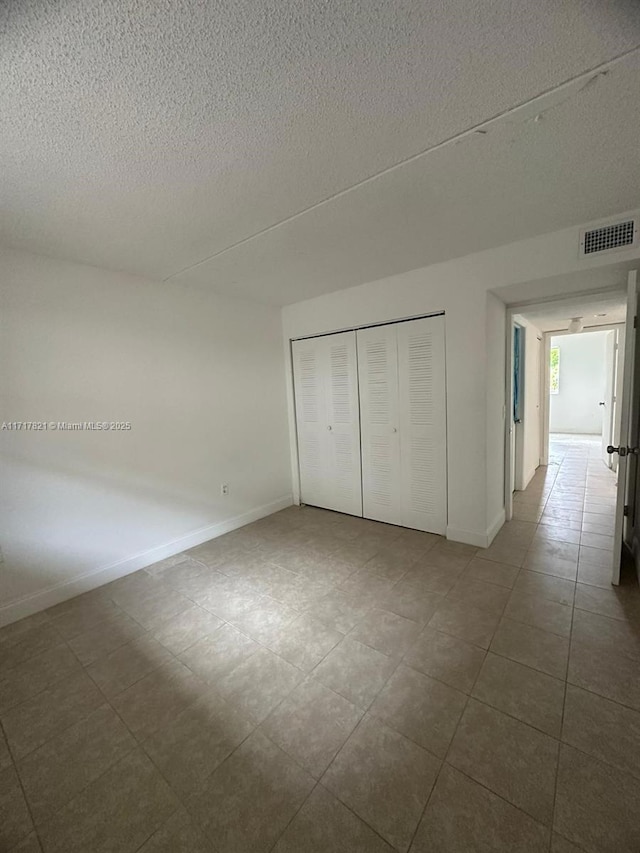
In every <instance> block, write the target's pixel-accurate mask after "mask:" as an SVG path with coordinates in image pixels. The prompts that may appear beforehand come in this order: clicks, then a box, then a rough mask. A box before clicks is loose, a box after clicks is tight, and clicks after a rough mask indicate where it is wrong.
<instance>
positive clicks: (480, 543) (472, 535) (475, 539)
mask: <svg viewBox="0 0 640 853" xmlns="http://www.w3.org/2000/svg"><path fill="white" fill-rule="evenodd" d="M504 521H505V511H504V508H503V509H501V510H500V512H499V513H498V515H497V516H496V518H495V519H494V521H493V523H492V524H491V526H490V527H488V528H487V530H485V531H484V533H478V532H476V531H475V530H463V529H462V528H461V527H447V539H451V541H452V542H462V543H463V544H464V545H475V546H476V548H488V547H489V545H491V543H492V542H493V540H494V539H495V537H496V534H497V533H498V531H499V530H500V528H501V527H502V525H503V524H504Z"/></svg>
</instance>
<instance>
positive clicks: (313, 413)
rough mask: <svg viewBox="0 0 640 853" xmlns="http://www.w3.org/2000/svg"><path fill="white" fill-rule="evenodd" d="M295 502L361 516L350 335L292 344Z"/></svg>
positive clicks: (353, 350)
mask: <svg viewBox="0 0 640 853" xmlns="http://www.w3.org/2000/svg"><path fill="white" fill-rule="evenodd" d="M292 351H293V368H294V391H295V403H296V423H297V431H298V459H299V471H300V497H301V499H302V501H303V502H304V503H307V504H310V505H312V506H320V507H324V508H326V509H333V510H337V511H339V512H345V513H350V514H352V515H362V487H361V479H360V437H359V431H360V423H359V408H358V386H357V376H358V374H357V364H356V343H355V332H344V333H341V334H336V335H326V336H323V337H318V338H311V339H308V340H302V341H294V342H293V344H292Z"/></svg>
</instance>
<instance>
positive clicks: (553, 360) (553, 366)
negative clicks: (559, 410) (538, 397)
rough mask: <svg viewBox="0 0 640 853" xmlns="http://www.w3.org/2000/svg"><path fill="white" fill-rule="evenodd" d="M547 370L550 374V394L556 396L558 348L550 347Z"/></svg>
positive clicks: (557, 389)
mask: <svg viewBox="0 0 640 853" xmlns="http://www.w3.org/2000/svg"><path fill="white" fill-rule="evenodd" d="M549 369H550V373H551V380H550V382H549V389H550V393H551V394H557V393H558V392H559V391H560V347H551V353H550V359H549Z"/></svg>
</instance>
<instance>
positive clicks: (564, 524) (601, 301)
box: [505, 273, 640, 584]
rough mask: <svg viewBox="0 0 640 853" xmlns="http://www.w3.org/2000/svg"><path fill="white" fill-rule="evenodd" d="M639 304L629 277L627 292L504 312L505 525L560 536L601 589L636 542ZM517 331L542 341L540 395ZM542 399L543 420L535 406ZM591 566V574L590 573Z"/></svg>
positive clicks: (616, 576)
mask: <svg viewBox="0 0 640 853" xmlns="http://www.w3.org/2000/svg"><path fill="white" fill-rule="evenodd" d="M636 303H637V297H636V284H635V273H631V274H630V275H629V282H628V290H627V293H626V294H625V293H624V291H622V290H619V291H615V292H614V291H609V292H608V293H601V294H588V295H587V294H583V295H578V296H574V297H567V298H558V299H555V300H552V301H549V300H547V301H545V302H539V303H533V302H532V303H531V304H529V305H526V306H520V307H518V308H516V307H512V308H511V309H509V311H508V324H507V328H508V330H509V338H508V342H507V347H508V348H507V356H508V362H509V369H508V372H507V389H508V395H507V408H508V409H509V405H510V404H511V403H513V417H512V419H509V421H510V422H509V423H508V424H507V460H506V469H507V472H506V474H507V475H506V477H505V490H506V495H505V504H506V517H507V519H516V520H520V521H524V522H527V523H529V524H534V525H536V526H537V530H538V531H539V536H540V538H542V539H545V538H550V539H551V540H555V539H560V537H561V541H563V542H564V543H565V545H564V546H563V547H564V548H565V550H567V551H569V550H576V554H575V555H573V554H572V558H573V557H575V558H576V559H578V560H579V564H578V569H579V572H578V573H580V572H582V574H583V575H584V576H585V577H586V574H585V573H588V572H590V571H593V572H596V574H597V575H598V578H599V581H600V582H602V580H603V577H604V576H605V575H606V574H607V573H609V578H610V580H611V581H612V582H613V583H614V584H615V583H618V582H619V573H620V565H621V554H622V551H623V541H624V542H626V543H627V545H630V544H631V541H632V537H631V536H630V533H631V531H632V529H635V526H636V525H635V523H634V524H633V525H630V523H629V521H628V520H627V519H626V517H625V518H623V511H624V512H627V510H628V506H627V505H628V503H629V494H630V492H631V491H634V492H635V480H634V481H633V483H631V482H630V478H629V472H631V473H632V472H633V471H635V467H636V466H635V464H634V463H635V462H636V455H640V448H636V447H635V445H634V446H633V447H632V446H631V445H632V444H634V443H633V442H632V441H631V438H630V433H629V428H628V423H627V422H628V413H629V410H630V408H631V389H632V379H633V377H632V373H633V372H634V371H633V366H634V364H633V363H634V360H635V359H634V354H635V352H636V347H635V331H634V325H633V318H634V317H635V315H636V313H637V309H636ZM627 305H628V306H629V310H627ZM627 315H628V317H629V318H630V325H629V324H628V323H627ZM518 327H519V328H520V330H522V329H524V330H525V336H526V335H528V336H529V338H530V339H531V338H533V336H534V335H535V336H536V338H539V339H540V341H541V343H540V346H539V352H540V361H539V369H538V372H537V375H538V387H537V388H534V389H532V388H531V385H532V383H535V381H536V370H535V369H534V365H532V364H531V359H535V357H536V356H535V349H533V350H532V348H531V347H526V346H525V347H524V348H523V347H522V341H520V352H518V348H517V345H516V343H515V342H516V338H517V337H521V335H522V331H520V332H519V333H516V328H518ZM523 352H524V359H523V360H524V365H523V366H520V374H518V362H519V361H521V360H522V355H523ZM527 356H528V358H529V365H528V368H527V364H526V362H527ZM625 361H626V362H627V364H628V369H626V370H625ZM635 372H636V374H637V370H636V371H635ZM527 383H528V384H529V388H528V392H527V391H524V387H526V385H527ZM636 384H640V380H639V381H638V383H636ZM520 386H522V387H520ZM623 392H624V393H623ZM536 394H537V399H538V409H537V411H538V415H539V417H538V418H536V410H535V409H534V408H533V407H532V405H531V402H530V401H531V398H532V397H535V395H536ZM527 400H529V409H528V411H527V406H526V401H527ZM625 412H626V415H625ZM523 415H524V417H523ZM527 420H528V428H527ZM536 423H537V426H538V432H537V435H536ZM520 436H522V437H523V441H524V444H525V448H524V451H522V450H521V449H520ZM638 443H640V442H636V444H638ZM527 444H528V446H527ZM613 450H615V451H616V452H615V453H613V452H612V451H613ZM618 451H619V453H618ZM518 453H520V458H525V459H527V458H528V459H529V460H531V459H533V461H534V463H535V461H536V454H539V455H538V456H537V461H538V463H539V466H538V467H537V468H535V469H534V470H532V466H531V464H530V465H529V468H528V469H527V468H526V467H525V468H519V457H518ZM629 461H630V462H631V464H628V463H629ZM522 471H524V476H522ZM560 471H561V472H562V476H560V477H559V476H558V475H559V473H560ZM519 485H520V486H521V488H520V489H519V488H518V486H519ZM547 526H549V527H552V528H554V530H550V529H549V527H547ZM547 534H549V536H547ZM590 562H593V564H594V567H593V569H591V568H588V565H590ZM596 564H597V567H596ZM580 566H582V568H580ZM566 568H567V571H569V567H568V566H567V567H566ZM541 571H542V569H541ZM586 582H587V583H589V581H586Z"/></svg>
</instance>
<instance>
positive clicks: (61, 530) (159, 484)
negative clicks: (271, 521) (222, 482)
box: [0, 453, 268, 624]
mask: <svg viewBox="0 0 640 853" xmlns="http://www.w3.org/2000/svg"><path fill="white" fill-rule="evenodd" d="M82 462H83V460H82V456H81V455H78V458H77V459H76V460H74V462H73V463H72V462H71V460H69V461H68V463H67V464H63V463H62V462H59V461H56V462H52V461H46V460H44V459H38V460H37V461H34V460H33V459H31V458H29V457H27V456H26V455H21V454H17V453H14V454H12V455H11V456H8V455H6V454H1V455H0V464H1V467H2V472H3V474H2V480H3V482H4V483H5V484H10V488H8V487H7V486H5V491H4V497H3V500H2V503H3V505H4V506H3V512H2V518H3V525H2V530H1V532H0V542H2V547H3V557H4V562H3V564H2V572H0V624H2V610H3V608H10V607H11V606H12V605H13V604H15V603H16V602H19V601H23V600H25V599H26V600H28V599H29V598H30V597H31V596H36V597H39V596H41V595H43V594H46V593H47V591H50V590H54V589H56V588H61V589H60V595H61V596H63V595H64V589H63V588H64V585H65V584H71V583H74V582H76V581H78V580H79V579H82V578H86V579H87V583H86V585H85V589H86V588H89V587H90V586H94V585H95V583H96V582H104V581H105V580H108V579H109V577H108V574H109V572H110V571H111V572H112V573H111V577H114V574H113V572H114V571H115V572H117V569H118V565H119V564H121V565H122V568H121V569H120V572H122V571H123V570H125V571H126V568H125V566H124V564H126V563H129V562H132V563H133V562H135V561H138V566H141V565H145V564H149V563H151V562H153V561H154V559H157V558H158V557H162V556H165V555H166V554H167V552H169V553H170V552H171V548H172V547H173V549H174V550H179V549H180V545H181V540H182V539H183V538H185V537H187V538H188V539H193V540H194V541H201V540H202V539H207V538H211V537H212V536H215V535H217V533H219V532H224V528H223V529H221V530H219V531H216V529H215V528H216V526H223V525H225V524H231V525H233V526H238V523H246V521H247V520H251V519H248V518H247V519H245V518H244V517H243V509H244V508H245V507H246V503H247V498H246V496H245V495H242V494H238V493H237V492H236V493H233V492H232V493H231V494H230V495H229V496H226V497H224V498H223V497H222V496H220V495H216V494H215V491H217V483H216V490H215V491H214V489H210V490H207V489H205V488H202V489H201V491H200V494H199V495H196V496H194V495H195V490H194V489H193V488H191V487H190V484H188V483H186V482H185V483H184V484H183V485H182V486H180V484H179V482H178V483H177V482H176V481H175V480H174V481H173V482H172V481H170V480H169V478H168V477H167V478H163V477H161V476H155V477H150V476H149V475H147V474H146V473H145V475H144V476H143V475H142V473H141V472H140V471H139V470H135V469H133V468H126V469H125V468H121V469H114V468H113V467H109V468H106V467H105V468H99V467H98V466H97V465H96V464H95V463H93V464H92V463H90V462H89V461H88V458H87V460H86V463H85V464H84V465H83V464H82ZM252 465H253V460H252V459H251V457H250V456H247V458H246V460H245V463H244V466H243V468H242V469H241V470H240V471H236V477H237V478H238V482H242V480H243V479H244V478H245V477H246V478H247V479H248V478H249V477H250V474H251V471H252ZM212 492H213V494H212ZM258 509H259V508H258ZM267 509H268V508H267ZM236 521H237V522H238V523H236ZM227 529H229V528H228V527H227ZM200 532H201V534H200ZM207 534H208V535H207ZM182 547H184V545H182ZM135 567H136V566H135V565H133V566H132V568H135ZM130 570H132V569H130ZM101 572H106V573H107V575H106V576H105V578H104V580H103V581H99V580H97V579H96V578H94V579H93V581H89V580H88V579H89V578H91V577H92V576H94V575H99V574H100V573H101ZM78 591H80V590H77V589H73V588H72V589H70V590H69V593H67V594H72V593H77V592H78ZM58 600H60V599H58ZM49 603H50V602H49ZM27 612H28V611H27ZM5 621H6V620H5Z"/></svg>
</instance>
